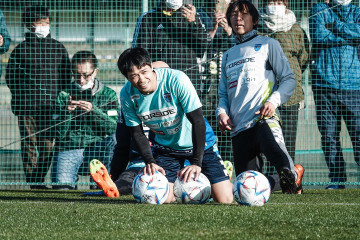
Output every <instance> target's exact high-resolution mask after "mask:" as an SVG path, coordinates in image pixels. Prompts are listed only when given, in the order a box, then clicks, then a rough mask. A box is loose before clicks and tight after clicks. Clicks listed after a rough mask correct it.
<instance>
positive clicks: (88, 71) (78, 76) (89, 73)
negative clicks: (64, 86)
mask: <svg viewBox="0 0 360 240" xmlns="http://www.w3.org/2000/svg"><path fill="white" fill-rule="evenodd" d="M97 72H98V69H93V68H92V66H91V64H90V63H89V62H85V63H81V64H76V66H75V69H74V70H73V75H74V79H75V81H76V82H77V83H78V84H79V85H81V86H84V85H85V84H87V83H88V82H90V81H94V78H95V77H96V74H97Z"/></svg>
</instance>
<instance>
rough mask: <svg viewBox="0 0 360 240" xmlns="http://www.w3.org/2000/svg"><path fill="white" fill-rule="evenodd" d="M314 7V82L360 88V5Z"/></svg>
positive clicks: (312, 32)
mask: <svg viewBox="0 0 360 240" xmlns="http://www.w3.org/2000/svg"><path fill="white" fill-rule="evenodd" d="M330 7H333V6H329V5H328V4H325V3H320V4H317V5H315V6H314V7H313V9H312V10H311V14H310V15H311V16H312V17H311V18H310V20H309V25H310V37H311V40H312V64H311V68H312V84H313V86H315V87H316V86H318V87H325V88H331V89H341V90H360V81H359V79H360V55H359V54H360V45H359V44H360V24H359V23H360V8H359V7H356V6H354V5H352V4H348V5H345V6H336V7H334V8H332V9H331V8H330Z"/></svg>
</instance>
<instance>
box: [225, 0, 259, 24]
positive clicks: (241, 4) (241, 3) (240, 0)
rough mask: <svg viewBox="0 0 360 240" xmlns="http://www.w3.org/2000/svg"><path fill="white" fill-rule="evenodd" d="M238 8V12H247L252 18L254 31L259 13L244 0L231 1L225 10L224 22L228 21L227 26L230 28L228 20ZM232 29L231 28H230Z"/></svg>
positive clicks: (252, 5)
mask: <svg viewBox="0 0 360 240" xmlns="http://www.w3.org/2000/svg"><path fill="white" fill-rule="evenodd" d="M236 8H238V9H239V11H240V12H244V11H248V12H249V13H250V15H251V17H252V20H253V23H254V29H257V26H258V22H259V12H258V10H257V9H256V7H255V6H254V4H252V3H251V2H249V1H246V0H237V1H233V2H231V3H230V4H229V7H228V9H227V10H226V20H227V21H228V23H229V25H230V26H231V22H230V18H231V13H232V12H233V11H234V10H235V9H236ZM231 27H232V26H231Z"/></svg>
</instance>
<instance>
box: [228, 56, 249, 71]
mask: <svg viewBox="0 0 360 240" xmlns="http://www.w3.org/2000/svg"><path fill="white" fill-rule="evenodd" d="M248 62H255V57H251V58H244V59H240V60H239V61H236V62H233V63H230V64H229V65H227V66H226V70H228V69H230V68H233V67H236V66H238V65H241V64H244V63H248Z"/></svg>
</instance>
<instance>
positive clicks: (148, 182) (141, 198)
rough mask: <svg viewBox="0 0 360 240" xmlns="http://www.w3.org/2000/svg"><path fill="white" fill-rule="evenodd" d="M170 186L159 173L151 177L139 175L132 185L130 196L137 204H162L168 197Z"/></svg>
mask: <svg viewBox="0 0 360 240" xmlns="http://www.w3.org/2000/svg"><path fill="white" fill-rule="evenodd" d="M169 192H170V185H169V181H168V180H167V178H166V177H165V176H164V175H163V174H162V173H160V172H157V171H156V173H155V174H153V175H152V176H150V175H148V174H146V175H144V174H143V173H140V174H139V175H137V176H136V178H135V179H134V181H133V184H132V194H133V196H134V198H135V200H136V201H137V202H139V203H149V204H163V203H164V202H165V201H166V199H167V198H168V196H169Z"/></svg>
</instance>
